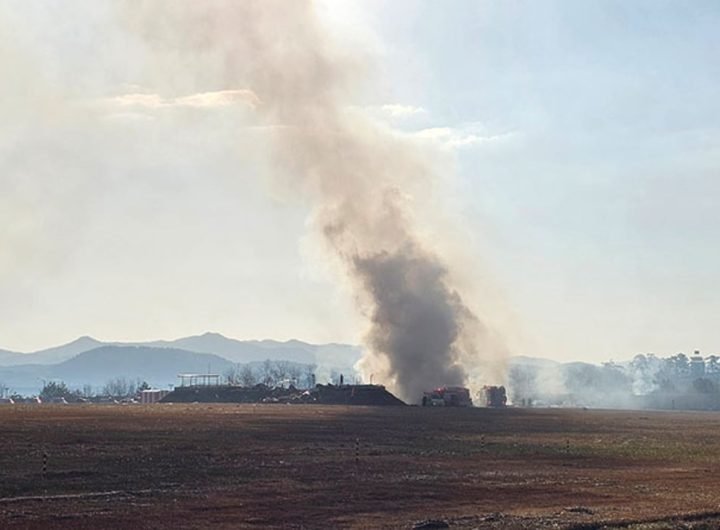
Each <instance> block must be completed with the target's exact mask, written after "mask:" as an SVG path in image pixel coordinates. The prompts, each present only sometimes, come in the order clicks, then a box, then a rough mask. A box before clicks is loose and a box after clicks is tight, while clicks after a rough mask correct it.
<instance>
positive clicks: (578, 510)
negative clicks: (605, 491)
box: [563, 506, 595, 515]
mask: <svg viewBox="0 0 720 530" xmlns="http://www.w3.org/2000/svg"><path fill="white" fill-rule="evenodd" d="M563 511H564V512H566V513H584V514H587V515H593V514H594V513H595V512H594V511H592V510H591V509H590V508H588V507H587V506H572V507H571V508H565V509H564V510H563Z"/></svg>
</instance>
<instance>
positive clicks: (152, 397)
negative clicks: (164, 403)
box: [140, 388, 170, 403]
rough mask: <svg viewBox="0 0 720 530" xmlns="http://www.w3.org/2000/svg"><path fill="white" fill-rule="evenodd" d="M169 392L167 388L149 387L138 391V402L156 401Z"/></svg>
mask: <svg viewBox="0 0 720 530" xmlns="http://www.w3.org/2000/svg"><path fill="white" fill-rule="evenodd" d="M169 393H170V391H169V390H160V389H157V388H151V389H149V390H143V391H141V392H140V403H158V402H159V401H160V400H161V399H162V398H164V397H165V396H167V395H168V394H169Z"/></svg>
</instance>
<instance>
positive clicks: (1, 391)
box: [0, 381, 10, 398]
mask: <svg viewBox="0 0 720 530" xmlns="http://www.w3.org/2000/svg"><path fill="white" fill-rule="evenodd" d="M9 391H10V387H8V386H7V385H6V384H5V383H3V382H2V381H0V398H4V397H6V396H7V394H8V392H9Z"/></svg>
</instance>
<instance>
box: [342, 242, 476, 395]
mask: <svg viewBox="0 0 720 530" xmlns="http://www.w3.org/2000/svg"><path fill="white" fill-rule="evenodd" d="M354 268H355V273H356V274H357V275H358V277H359V278H360V281H361V283H362V284H363V286H364V289H365V290H366V291H367V293H368V294H369V295H370V297H371V300H372V315H371V328H370V331H369V333H368V336H367V341H368V346H369V347H370V350H371V351H372V354H373V355H375V356H381V357H382V358H384V359H383V360H385V361H386V363H385V364H386V366H387V368H386V371H385V374H384V378H385V379H389V380H390V381H392V383H391V386H392V387H393V388H394V389H395V391H396V392H397V393H398V394H399V395H400V396H402V397H403V398H404V399H405V400H406V401H408V402H411V403H415V402H418V401H419V400H420V398H421V397H422V392H423V391H424V390H428V389H431V388H435V387H438V386H442V385H453V386H456V385H463V384H465V382H466V381H465V379H466V376H465V370H464V369H463V367H462V366H461V365H460V352H459V351H458V350H457V349H456V345H455V342H456V340H457V338H458V335H459V333H460V330H461V327H462V323H463V319H464V318H465V317H466V316H470V312H469V310H468V309H467V308H466V307H465V306H464V305H463V303H462V300H461V299H460V297H459V296H458V294H457V293H455V292H453V291H451V290H450V289H449V288H448V286H447V285H446V284H445V279H446V275H447V272H446V270H445V268H444V267H443V266H442V265H441V264H440V263H438V261H437V259H435V258H434V257H433V256H430V255H428V254H427V253H424V252H422V251H420V250H418V249H417V248H416V247H415V246H414V245H412V244H409V243H408V244H407V245H405V246H404V247H403V248H402V249H400V250H399V251H398V252H396V253H394V254H390V253H387V252H382V253H379V254H375V255H369V256H364V257H357V258H356V259H355V260H354Z"/></svg>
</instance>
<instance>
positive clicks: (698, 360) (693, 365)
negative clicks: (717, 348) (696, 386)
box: [690, 350, 705, 379]
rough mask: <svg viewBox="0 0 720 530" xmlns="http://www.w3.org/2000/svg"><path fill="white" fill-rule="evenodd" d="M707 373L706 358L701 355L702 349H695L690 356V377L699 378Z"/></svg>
mask: <svg viewBox="0 0 720 530" xmlns="http://www.w3.org/2000/svg"><path fill="white" fill-rule="evenodd" d="M704 375H705V360H704V359H703V358H702V355H700V350H695V352H694V353H693V355H692V357H690V377H692V378H694V379H697V378H698V377H703V376H704Z"/></svg>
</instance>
